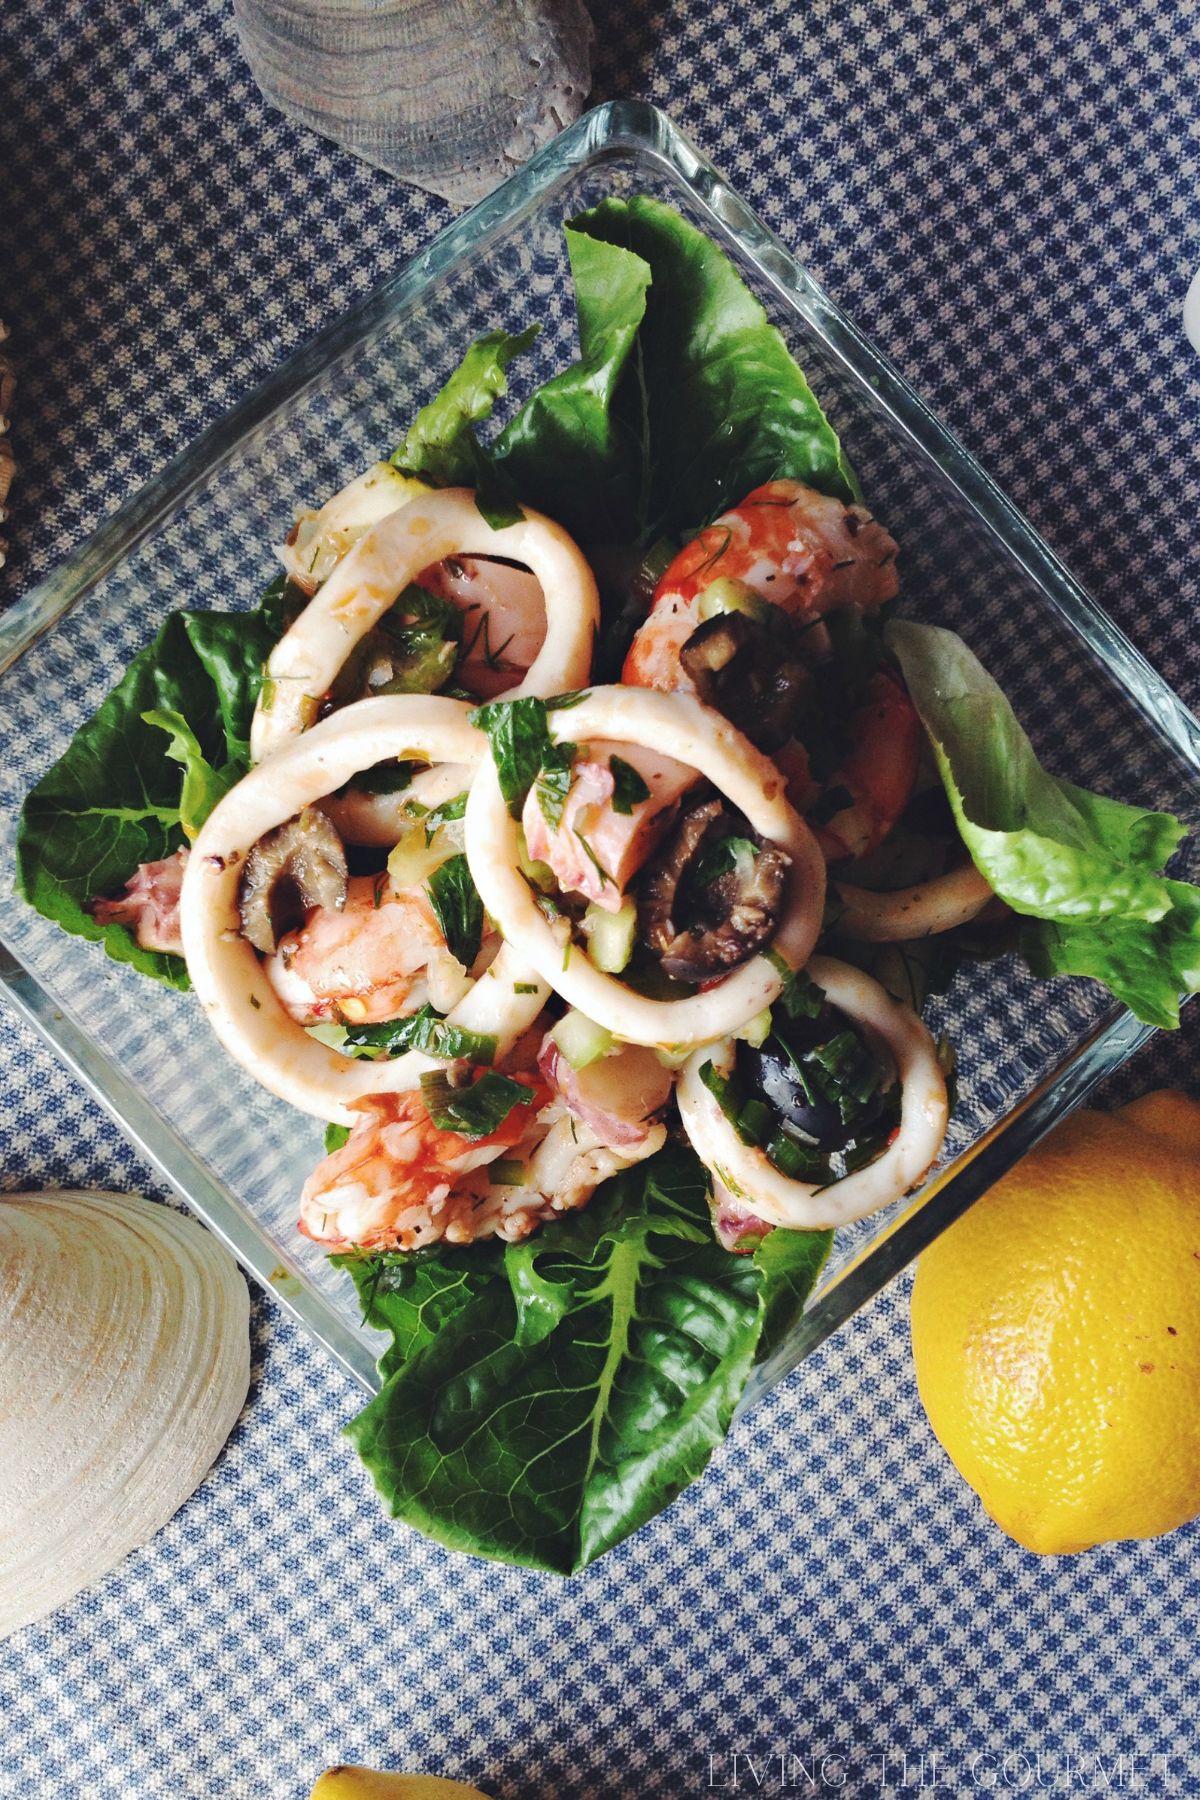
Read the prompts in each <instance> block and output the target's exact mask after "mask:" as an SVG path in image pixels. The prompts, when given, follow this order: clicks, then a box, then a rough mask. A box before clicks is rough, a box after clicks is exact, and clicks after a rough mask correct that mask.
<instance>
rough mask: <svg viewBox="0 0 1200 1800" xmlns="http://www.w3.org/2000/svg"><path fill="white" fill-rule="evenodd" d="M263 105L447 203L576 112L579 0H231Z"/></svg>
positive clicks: (580, 69)
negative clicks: (270, 104) (285, 114)
mask: <svg viewBox="0 0 1200 1800" xmlns="http://www.w3.org/2000/svg"><path fill="white" fill-rule="evenodd" d="M233 10H234V14H235V16H236V18H237V22H238V28H239V31H240V33H241V40H242V49H243V51H244V52H245V56H246V61H247V62H248V63H249V64H250V68H251V72H252V73H253V75H254V79H255V80H256V81H257V82H258V85H259V87H260V88H261V89H262V91H263V94H264V96H265V97H266V99H267V100H269V101H270V102H271V103H272V105H274V106H278V107H279V108H280V110H281V111H282V112H285V113H287V114H288V116H289V117H290V118H293V119H296V120H297V121H298V122H299V123H300V124H302V125H307V126H309V127H310V128H311V129H312V130H313V131H319V132H320V133H321V134H322V136H324V137H330V138H333V139H334V140H335V141H336V142H337V143H339V144H344V145H345V146H346V148H347V149H350V150H354V151H356V152H357V153H358V155H360V156H363V157H365V158H366V159H367V161H368V162H373V163H376V164H378V165H379V167H380V168H384V169H390V170H391V172H392V173H393V174H394V175H399V176H401V177H402V178H403V179H404V180H406V181H412V182H415V183H416V184H417V186H418V187H423V188H428V189H429V190H430V191H431V192H432V193H435V194H441V195H442V196H443V198H444V199H446V200H450V201H452V202H453V203H454V204H455V205H470V204H471V203H472V202H473V201H475V200H480V199H482V197H483V196H484V195H485V194H488V193H490V192H491V190H492V189H493V188H494V187H496V186H497V185H498V184H499V183H500V182H501V181H502V180H503V179H504V177H505V176H506V175H510V174H511V173H512V172H513V170H514V169H517V168H520V166H521V164H522V163H524V162H526V161H528V159H529V157H531V156H532V155H533V152H534V151H535V150H537V149H538V148H539V147H540V146H541V145H542V144H545V143H548V142H549V140H550V139H551V138H552V137H554V136H555V135H556V133H557V132H559V131H561V130H562V128H563V126H564V125H568V124H570V122H571V121H572V120H573V119H575V118H578V116H579V114H580V112H581V111H582V109H583V103H584V101H585V99H586V98H587V92H588V89H589V87H590V86H591V44H592V23H591V20H590V19H589V17H588V15H587V12H586V10H585V8H584V6H583V3H582V0H371V4H364V0H234V9H233Z"/></svg>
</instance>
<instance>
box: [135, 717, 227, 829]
mask: <svg viewBox="0 0 1200 1800" xmlns="http://www.w3.org/2000/svg"><path fill="white" fill-rule="evenodd" d="M142 718H143V719H144V720H145V722H146V724H147V725H157V726H158V728H159V730H160V731H165V732H166V734H167V752H166V753H167V755H168V756H169V757H170V758H171V761H172V762H177V763H179V764H180V766H181V767H182V769H183V786H182V788H181V789H180V793H179V823H180V824H181V825H182V826H183V830H184V835H185V837H186V838H187V839H188V842H189V843H190V842H191V840H192V839H193V838H195V837H197V836H198V835H199V832H200V827H201V826H202V825H203V823H204V821H205V819H207V817H208V815H209V813H210V812H211V811H212V809H213V807H214V806H215V805H216V804H217V801H218V800H220V799H221V798H222V796H223V795H224V794H227V793H228V792H229V789H230V788H231V787H232V786H233V784H234V782H235V781H238V780H239V779H240V778H241V774H242V765H241V763H240V761H238V760H235V761H233V762H227V763H226V764H225V765H224V767H223V768H220V769H214V768H213V766H212V764H211V763H210V762H209V760H208V758H207V757H206V756H205V754H204V752H203V750H202V749H201V748H200V743H199V740H198V738H197V737H196V734H195V732H194V731H193V730H192V728H191V726H190V725H189V724H188V722H187V720H186V719H185V718H184V716H183V714H182V713H177V712H172V711H170V710H169V709H167V708H165V707H155V708H154V709H153V710H152V711H151V712H147V713H143V714H142Z"/></svg>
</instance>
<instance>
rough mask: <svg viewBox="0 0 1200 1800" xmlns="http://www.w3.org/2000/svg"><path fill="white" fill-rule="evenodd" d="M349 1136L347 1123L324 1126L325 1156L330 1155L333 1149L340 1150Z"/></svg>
mask: <svg viewBox="0 0 1200 1800" xmlns="http://www.w3.org/2000/svg"><path fill="white" fill-rule="evenodd" d="M349 1136H350V1127H349V1126H348V1125H327V1126H326V1127H325V1154H326V1156H332V1155H333V1153H334V1151H335V1150H340V1149H341V1147H342V1145H343V1144H344V1143H345V1142H346V1140H347V1138H348V1137H349Z"/></svg>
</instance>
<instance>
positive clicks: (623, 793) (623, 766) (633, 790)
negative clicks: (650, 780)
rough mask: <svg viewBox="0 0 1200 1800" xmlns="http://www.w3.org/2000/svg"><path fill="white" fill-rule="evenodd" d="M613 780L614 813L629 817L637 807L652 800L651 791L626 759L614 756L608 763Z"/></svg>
mask: <svg viewBox="0 0 1200 1800" xmlns="http://www.w3.org/2000/svg"><path fill="white" fill-rule="evenodd" d="M608 766H609V768H610V769H611V770H612V778H613V796H612V803H613V811H614V812H617V813H621V814H622V815H623V816H628V815H629V814H630V813H631V812H632V811H633V809H634V807H635V806H640V805H641V803H642V801H643V800H648V799H649V798H650V789H649V788H648V787H647V786H646V783H645V782H644V781H643V780H642V778H641V776H640V775H639V774H638V772H637V770H636V769H635V768H634V767H633V765H632V763H627V762H626V761H625V759H624V757H621V756H612V757H610V758H609V762H608Z"/></svg>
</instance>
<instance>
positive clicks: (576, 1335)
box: [347, 1148, 829, 1574]
mask: <svg viewBox="0 0 1200 1800" xmlns="http://www.w3.org/2000/svg"><path fill="white" fill-rule="evenodd" d="M776 1238H779V1239H786V1240H788V1241H786V1242H783V1243H781V1244H775V1243H774V1241H773V1240H774V1239H776ZM828 1245H829V1236H828V1234H827V1233H814V1234H797V1233H778V1232H776V1233H772V1234H771V1235H770V1236H769V1237H768V1238H767V1240H766V1242H765V1244H764V1246H763V1247H762V1248H761V1249H760V1250H759V1251H758V1252H756V1253H755V1254H754V1255H753V1256H731V1255H730V1254H729V1253H728V1252H727V1251H725V1250H722V1249H721V1248H720V1247H719V1246H718V1245H717V1244H716V1243H715V1242H714V1241H713V1237H712V1230H711V1226H710V1224H709V1219H708V1206H707V1180H706V1176H705V1172H704V1170H703V1168H702V1167H701V1166H700V1164H699V1163H698V1162H697V1161H696V1159H695V1157H694V1156H693V1155H692V1154H691V1153H690V1152H688V1151H684V1150H681V1149H676V1148H668V1149H667V1150H664V1151H662V1152H661V1153H660V1154H659V1155H658V1156H657V1157H655V1158H654V1159H653V1160H652V1161H651V1162H649V1163H647V1164H646V1165H644V1166H642V1167H639V1168H636V1169H632V1170H629V1171H628V1172H627V1173H626V1174H624V1175H622V1176H619V1177H617V1178H616V1179H615V1180H614V1181H611V1182H608V1183H606V1184H605V1186H604V1187H603V1188H601V1189H600V1190H599V1191H598V1192H597V1193H596V1195H595V1196H594V1198H593V1199H592V1201H591V1203H590V1205H589V1206H588V1207H587V1209H586V1210H585V1211H584V1212H582V1213H578V1214H575V1215H572V1216H570V1217H568V1218H566V1219H564V1220H562V1221H561V1222H560V1223H555V1224H551V1225H549V1226H547V1227H546V1228H545V1229H544V1230H543V1231H542V1232H540V1233H539V1234H538V1235H537V1236H536V1237H534V1238H531V1239H528V1240H527V1241H526V1242H525V1243H523V1244H519V1245H509V1246H506V1247H504V1248H503V1249H501V1248H500V1247H498V1246H496V1245H475V1246H473V1247H472V1248H471V1250H470V1251H469V1252H467V1253H466V1255H467V1256H468V1257H469V1258H470V1259H471V1260H470V1262H469V1264H468V1263H465V1262H460V1261H459V1257H460V1254H461V1253H457V1252H456V1253H449V1254H448V1256H447V1259H446V1262H445V1265H444V1273H441V1274H438V1273H435V1271H436V1270H437V1269H438V1268H439V1267H440V1266H441V1265H439V1263H436V1262H434V1263H425V1264H419V1263H418V1264H414V1265H413V1272H412V1274H411V1275H410V1276H409V1278H408V1280H409V1285H408V1287H407V1288H406V1289H405V1291H404V1293H403V1295H402V1297H401V1300H400V1301H399V1302H397V1301H395V1300H393V1298H392V1297H391V1295H390V1294H385V1299H384V1301H383V1302H382V1303H381V1302H380V1301H379V1300H378V1299H377V1298H376V1299H374V1300H373V1301H372V1306H371V1310H370V1311H369V1312H368V1315H367V1316H368V1317H369V1318H371V1319H372V1320H373V1322H375V1323H378V1324H383V1325H385V1326H386V1327H387V1328H388V1329H389V1330H391V1331H392V1332H393V1333H394V1334H395V1341H394V1343H393V1346H392V1349H391V1350H390V1351H389V1352H388V1354H387V1356H386V1357H385V1359H384V1363H383V1364H382V1365H381V1368H382V1370H383V1372H384V1373H385V1375H386V1377H387V1379H386V1381H385V1384H384V1386H383V1388H382V1390H381V1391H380V1393H379V1394H378V1395H377V1396H376V1398H375V1399H374V1400H372V1401H371V1403H370V1405H369V1406H368V1407H367V1408H366V1409H365V1411H364V1412H363V1413H361V1414H360V1415H359V1417H358V1418H357V1419H355V1420H353V1421H352V1423H351V1424H350V1425H349V1426H348V1427H347V1431H348V1434H349V1436H350V1437H351V1438H352V1439H353V1441H354V1443H355V1444H356V1446H357V1448H358V1450H359V1453H360V1455H361V1456H362V1457H363V1460H364V1461H365V1462H366V1464H367V1467H368V1468H369V1469H370V1471H371V1474H372V1476H373V1478H374V1480H375V1483H376V1486H377V1487H378V1489H379V1491H380V1494H381V1495H382V1496H383V1499H384V1501H385V1502H386V1504H387V1506H388V1508H389V1510H390V1511H391V1512H392V1513H393V1515H394V1516H395V1517H397V1518H402V1519H404V1520H406V1521H407V1522H408V1523H409V1524H412V1525H415V1526H417V1527H418V1529H420V1530H422V1531H424V1532H426V1533H428V1535H430V1536H431V1537H434V1538H436V1539H437V1540H438V1541H439V1542H441V1543H444V1544H446V1545H448V1546H449V1547H450V1548H452V1549H459V1550H467V1551H470V1552H472V1553H474V1554H475V1555H479V1556H488V1557H493V1558H496V1559H499V1560H501V1561H504V1562H514V1563H519V1564H523V1565H525V1566H528V1567H533V1568H542V1569H550V1570H554V1571H557V1572H558V1573H560V1574H569V1573H571V1572H573V1571H575V1570H577V1569H580V1568H583V1567H584V1566H585V1565H586V1564H587V1563H589V1562H591V1561H593V1560H594V1559H595V1558H596V1557H597V1556H599V1555H601V1554H602V1553H603V1551H605V1550H607V1549H609V1548H610V1547H611V1546H612V1545H613V1544H615V1543H618V1542H619V1541H620V1540H621V1539H622V1538H624V1537H627V1536H628V1535H629V1533H630V1532H632V1531H636V1530H637V1528H638V1527H639V1526H640V1525H642V1524H644V1523H645V1522H646V1520H647V1519H649V1518H651V1517H652V1516H653V1515H654V1514H655V1513H656V1512H659V1511H660V1510H661V1509H662V1508H663V1507H664V1506H666V1505H668V1504H669V1503H670V1501H671V1500H673V1499H674V1498H675V1496H676V1495H677V1494H678V1493H680V1492H681V1490H682V1489H683V1488H684V1487H685V1486H686V1485H687V1484H688V1482H690V1481H692V1480H694V1479H695V1478H696V1477H697V1476H698V1475H699V1474H700V1473H701V1471H702V1470H703V1468H704V1467H705V1465H706V1463H707V1462H708V1460H709V1458H710V1456H711V1455H712V1452H713V1450H714V1449H715V1448H716V1446H717V1445H718V1444H719V1443H720V1442H721V1440H722V1438H723V1437H724V1435H725V1432H726V1431H727V1429H728V1426H729V1421H730V1419H731V1417H732V1415H733V1411H734V1408H735V1407H736V1405H737V1402H738V1399H739V1397H740V1395H741V1393H742V1390H743V1388H744V1386H745V1382H746V1378H747V1376H748V1374H749V1372H750V1370H751V1368H752V1367H753V1365H754V1363H755V1361H756V1360H757V1359H758V1358H760V1357H761V1356H763V1355H765V1354H767V1353H768V1351H769V1350H770V1349H771V1348H773V1347H774V1345H775V1344H776V1343H777V1342H778V1341H779V1339H780V1337H781V1336H782V1335H784V1334H785V1333H786V1332H787V1331H788V1330H789V1329H790V1328H791V1326H792V1325H793V1324H794V1322H795V1320H796V1318H797V1317H798V1315H799V1312H800V1310H801V1309H802V1308H803V1304H804V1300H805V1298H806V1296H807V1294H808V1292H809V1290H810V1288H811V1286H812V1283H813V1281H814V1280H815V1279H816V1276H817V1274H818V1272H819V1269H820V1266H821V1263H822V1262H823V1260H824V1257H825V1255H826V1253H827V1251H828ZM468 1269H469V1270H470V1271H471V1275H470V1280H471V1282H472V1286H471V1290H470V1291H469V1292H468V1291H467V1286H466V1279H467V1271H468ZM355 1279H356V1280H357V1281H358V1283H359V1289H360V1293H363V1292H364V1291H366V1288H367V1284H368V1282H369V1280H370V1276H369V1275H368V1274H366V1273H365V1272H364V1271H363V1269H360V1270H358V1271H357V1272H356V1274H355ZM381 1279H382V1278H381ZM388 1279H389V1280H390V1279H393V1277H391V1276H390V1275H389V1276H388ZM430 1327H432V1329H430ZM401 1345H403V1349H401Z"/></svg>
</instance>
